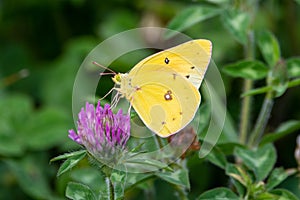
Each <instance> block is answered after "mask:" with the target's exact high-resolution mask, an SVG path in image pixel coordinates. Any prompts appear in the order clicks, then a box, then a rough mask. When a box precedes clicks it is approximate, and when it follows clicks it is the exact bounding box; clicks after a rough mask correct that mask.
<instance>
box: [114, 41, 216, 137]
mask: <svg viewBox="0 0 300 200" xmlns="http://www.w3.org/2000/svg"><path fill="white" fill-rule="evenodd" d="M211 50H212V44H211V42H210V41H209V40H204V39H197V40H191V41H189V42H186V43H183V44H180V45H178V46H175V47H172V48H170V49H166V50H164V51H161V52H158V53H156V54H153V55H151V56H149V57H147V58H145V59H143V60H142V61H140V62H139V63H138V64H137V65H135V66H134V67H133V69H132V70H131V71H130V72H129V73H125V74H122V73H119V74H115V76H114V77H113V81H114V82H115V83H116V84H117V88H115V89H116V90H117V91H118V92H119V93H120V94H121V97H125V98H126V99H127V100H128V101H129V102H130V104H131V105H132V106H133V108H134V110H135V111H136V112H137V113H138V115H139V116H140V118H141V120H142V121H143V122H144V124H145V125H146V126H147V127H148V128H149V129H150V130H152V131H153V132H154V133H156V134H157V135H159V136H161V137H168V136H170V135H172V134H175V133H177V132H178V131H180V130H181V129H183V128H184V127H185V126H186V125H187V124H188V123H189V122H190V121H191V120H192V119H193V118H194V116H195V113H196V111H197V109H198V107H199V105H200V101H201V96H200V93H199V91H198V88H199V87H200V85H201V82H202V80H203V78H204V74H205V72H206V69H207V67H208V64H209V61H210V57H211Z"/></svg>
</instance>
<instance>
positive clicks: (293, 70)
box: [286, 57, 300, 78]
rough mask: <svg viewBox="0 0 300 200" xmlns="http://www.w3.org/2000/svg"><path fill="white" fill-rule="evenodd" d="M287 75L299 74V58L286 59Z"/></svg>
mask: <svg viewBox="0 0 300 200" xmlns="http://www.w3.org/2000/svg"><path fill="white" fill-rule="evenodd" d="M286 65H287V70H288V77H289V78H294V77H298V76H300V58H299V57H295V58H289V59H287V60H286Z"/></svg>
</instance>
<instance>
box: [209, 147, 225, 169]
mask: <svg viewBox="0 0 300 200" xmlns="http://www.w3.org/2000/svg"><path fill="white" fill-rule="evenodd" d="M206 159H207V160H208V161H210V162H211V163H213V164H214V165H216V166H218V167H220V168H222V169H225V167H226V164H227V160H226V157H225V154H224V153H223V152H222V151H220V149H219V148H218V147H215V148H213V150H212V151H211V152H210V153H209V154H208V155H207V156H206Z"/></svg>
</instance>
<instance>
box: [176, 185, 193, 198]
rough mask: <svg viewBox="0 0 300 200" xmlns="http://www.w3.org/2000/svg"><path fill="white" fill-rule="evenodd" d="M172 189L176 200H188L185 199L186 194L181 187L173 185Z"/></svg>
mask: <svg viewBox="0 0 300 200" xmlns="http://www.w3.org/2000/svg"><path fill="white" fill-rule="evenodd" d="M174 189H175V190H176V192H177V195H178V199H180V200H189V198H188V197H187V192H186V191H185V190H184V188H183V187H181V186H179V185H174Z"/></svg>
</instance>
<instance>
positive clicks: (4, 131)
mask: <svg viewBox="0 0 300 200" xmlns="http://www.w3.org/2000/svg"><path fill="white" fill-rule="evenodd" d="M31 113H32V101H31V99H30V98H29V97H27V96H23V95H12V96H6V97H4V98H1V99H0V119H1V120H0V155H3V156H20V155H21V154H22V153H23V151H24V149H25V148H26V145H25V144H26V142H27V140H28V139H29V138H23V137H22V135H23V129H24V126H26V123H27V121H28V119H30V115H31Z"/></svg>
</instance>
